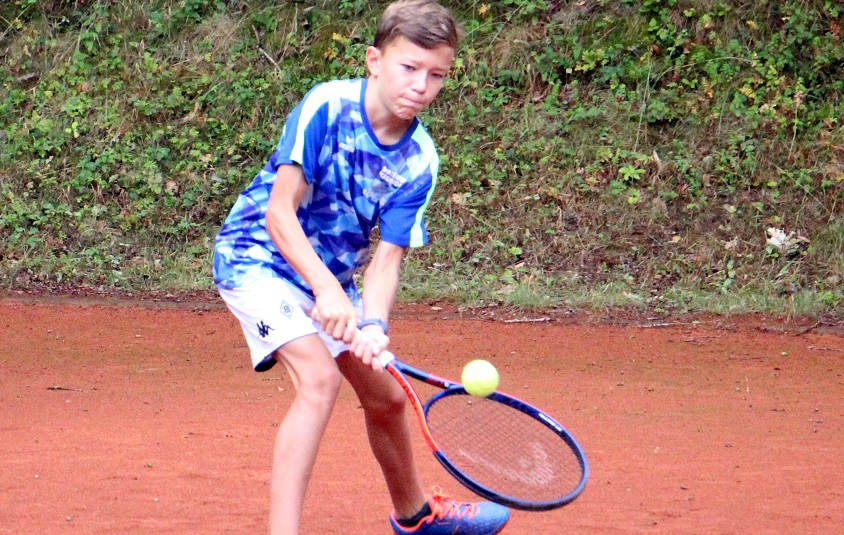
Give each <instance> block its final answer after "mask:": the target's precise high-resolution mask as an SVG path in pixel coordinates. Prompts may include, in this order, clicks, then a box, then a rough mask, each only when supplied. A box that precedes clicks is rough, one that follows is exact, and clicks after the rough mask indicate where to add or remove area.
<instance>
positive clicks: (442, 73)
mask: <svg viewBox="0 0 844 535" xmlns="http://www.w3.org/2000/svg"><path fill="white" fill-rule="evenodd" d="M453 63H454V49H453V48H451V47H450V46H448V45H441V46H439V47H437V48H434V49H431V50H429V49H427V48H423V47H420V46H418V45H415V44H413V42H411V41H410V40H408V39H407V38H405V37H398V38H396V40H394V41H393V42H391V43H390V44H388V45H387V46H385V47H384V49H383V50H379V49H377V48H375V47H370V48H369V49H368V50H367V51H366V64H367V67H368V68H369V75H370V83H374V84H375V86H376V95H377V98H378V105H379V106H383V107H384V111H387V112H389V113H390V114H392V115H393V116H395V117H397V118H399V119H401V120H403V121H411V120H413V118H414V117H416V115H418V114H419V112H421V111H422V110H424V109H425V108H427V107H428V106H429V105H430V104H431V102H433V101H434V99H435V98H436V96H437V94H438V93H439V92H440V89H442V86H443V82H444V81H445V77H446V76H447V75H448V72H449V71H450V70H451V66H452V64H453Z"/></svg>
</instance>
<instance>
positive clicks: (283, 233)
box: [267, 165, 397, 343]
mask: <svg viewBox="0 0 844 535" xmlns="http://www.w3.org/2000/svg"><path fill="white" fill-rule="evenodd" d="M307 190H308V183H307V181H306V180H305V174H304V172H303V171H302V168H301V167H299V166H298V165H282V166H280V167H279V168H278V172H277V173H276V179H275V184H274V185H273V189H272V192H271V193H270V200H269V203H268V205H267V232H268V233H269V235H270V237H271V238H272V240H273V243H274V244H275V246H276V247H277V248H278V250H279V252H280V253H281V255H282V256H283V257H284V259H285V260H287V262H288V263H289V264H290V266H291V267H292V268H293V269H294V270H295V271H296V273H298V274H299V276H300V277H302V278H303V279H304V280H305V282H307V283H308V285H309V286H310V287H311V289H312V290H313V292H314V296H315V297H316V312H317V317H319V322H320V323H321V324H322V327H323V329H325V332H326V333H328V334H329V335H331V336H332V337H333V338H334V339H336V340H343V341H344V342H346V343H349V342H351V341H352V338H353V336H354V334H355V330H356V329H357V321H358V319H357V314H356V313H355V308H354V306H353V305H352V302H351V301H350V300H349V297H348V296H347V295H346V292H345V291H343V287H342V286H341V285H340V282H339V281H338V280H337V278H336V277H335V276H334V274H333V273H331V271H330V270H329V269H328V268H327V267H326V266H325V264H324V263H323V261H322V259H321V258H320V257H319V255H317V254H316V251H314V248H313V247H312V246H311V244H310V242H309V241H308V237H307V236H306V235H305V231H304V230H303V229H302V225H301V224H300V223H299V219H298V218H297V217H296V211H297V210H298V209H299V205H300V204H301V203H302V198H303V197H304V195H305V193H306V192H307ZM396 284H397V283H396Z"/></svg>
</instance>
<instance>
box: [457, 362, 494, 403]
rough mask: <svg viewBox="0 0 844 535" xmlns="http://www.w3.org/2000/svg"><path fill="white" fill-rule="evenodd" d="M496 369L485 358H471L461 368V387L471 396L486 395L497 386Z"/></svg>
mask: <svg viewBox="0 0 844 535" xmlns="http://www.w3.org/2000/svg"><path fill="white" fill-rule="evenodd" d="M498 379H499V377H498V370H496V369H495V366H493V365H492V364H490V363H489V362H488V361H486V360H480V359H478V360H473V361H472V362H470V363H469V364H467V365H466V367H465V368H463V375H461V380H462V381H463V387H464V388H465V389H466V392H468V393H470V394H472V395H473V396H481V397H486V396H488V395H490V394H492V393H493V392H495V389H496V388H498Z"/></svg>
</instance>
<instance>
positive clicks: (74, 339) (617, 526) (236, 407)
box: [0, 296, 844, 535]
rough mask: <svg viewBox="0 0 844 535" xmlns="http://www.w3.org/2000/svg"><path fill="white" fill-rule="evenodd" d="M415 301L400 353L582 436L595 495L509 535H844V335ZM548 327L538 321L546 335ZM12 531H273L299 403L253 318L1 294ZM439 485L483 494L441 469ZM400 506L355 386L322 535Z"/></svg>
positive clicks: (397, 344)
mask: <svg viewBox="0 0 844 535" xmlns="http://www.w3.org/2000/svg"><path fill="white" fill-rule="evenodd" d="M438 308H439V307H433V308H432V307H430V306H417V307H403V308H402V309H401V310H399V311H398V313H397V314H396V318H395V319H394V321H393V333H394V334H393V349H394V351H395V352H396V353H397V354H398V355H400V356H401V357H402V358H403V359H404V360H406V361H408V362H409V363H411V364H414V365H417V366H418V367H422V368H425V369H428V370H430V371H432V372H436V373H438V374H440V375H443V376H447V377H459V374H460V370H461V368H462V366H463V364H465V363H466V362H467V361H468V360H470V359H471V358H477V357H483V358H487V359H489V360H491V361H492V362H493V363H494V364H496V366H497V367H498V368H499V370H500V371H501V375H502V383H501V390H503V391H505V392H508V393H510V394H513V395H515V396H517V397H520V398H523V399H525V400H526V401H529V402H531V403H534V404H536V405H538V406H540V407H543V408H545V409H546V410H547V412H549V413H550V414H552V415H554V416H555V417H556V418H557V419H558V420H559V421H560V422H561V423H563V425H565V426H566V427H567V428H568V429H569V430H570V431H571V432H572V433H573V434H574V435H575V436H576V437H577V439H578V440H579V441H580V443H581V445H582V446H583V448H584V450H585V451H586V454H587V456H588V459H589V463H590V468H591V477H590V480H589V483H588V485H587V487H586V490H585V491H584V493H583V494H582V495H581V497H580V498H578V499H577V500H576V501H575V502H573V503H572V504H570V505H569V506H568V507H565V508H563V509H560V510H557V511H554V512H549V513H524V512H514V513H513V516H512V519H511V521H510V524H509V525H508V527H507V528H506V529H505V531H504V533H505V534H508V535H534V534H564V533H581V534H618V533H671V534H679V533H684V534H685V533H706V534H728V533H735V534H747V533H754V534H762V533H772V534H774V533H775V534H781V533H789V534H796V533H811V534H826V533H829V534H833V533H841V532H842V531H841V530H842V526H844V424H842V417H844V401H842V400H844V335H842V333H841V331H840V328H839V330H836V329H821V328H807V327H805V326H804V327H799V328H798V327H794V326H787V325H783V324H782V323H781V322H777V321H775V320H772V319H765V318H720V319H718V318H715V319H713V318H708V319H698V320H695V319H683V320H672V321H667V322H664V323H662V324H654V323H652V322H651V323H649V322H647V321H645V320H644V319H643V320H642V321H636V320H629V321H626V322H622V323H619V322H615V323H614V324H607V323H605V322H603V323H602V322H595V321H588V320H584V321H577V320H571V319H569V320H560V319H549V320H548V321H536V320H543V319H544V318H536V317H534V318H524V319H522V318H518V317H511V318H509V319H506V320H505V319H497V320H492V319H488V318H485V319H481V318H478V317H460V314H458V313H456V312H455V311H449V310H442V309H438ZM528 320H532V321H528ZM0 363H2V381H0V405H1V406H2V408H3V409H2V417H0V511H2V513H0V518H2V519H3V521H2V522H0V533H9V534H16V535H28V534H51V535H52V534H62V533H74V534H77V533H78V534H89V533H91V534H125V533H150V534H156V535H162V534H171V533H172V534H182V533H185V534H187V533H190V534H217V533H232V534H262V533H265V532H266V527H265V523H266V517H267V511H268V493H269V486H268V479H269V471H270V452H271V448H272V443H273V438H274V435H275V431H276V427H277V425H278V422H279V421H280V420H281V418H282V416H283V414H284V410H285V408H286V406H287V405H288V404H289V402H290V400H291V398H292V396H293V392H292V389H291V383H290V382H289V380H288V378H287V377H286V375H285V374H284V371H283V369H281V367H276V368H274V369H273V370H271V371H270V372H267V373H265V374H258V373H255V372H253V371H251V369H250V366H249V363H248V357H247V353H246V347H245V343H244V342H243V341H242V340H241V334H240V332H239V328H238V326H237V325H236V324H235V322H234V319H233V317H231V316H230V315H229V313H228V312H227V311H226V310H225V309H223V308H221V307H220V306H219V305H218V304H215V303H213V302H211V303H207V302H206V303H202V304H198V305H191V304H184V303H182V304H179V305H167V304H164V303H141V302H138V303H133V302H108V303H100V302H91V301H80V300H61V301H55V300H54V301H46V300H43V299H37V300H33V299H24V298H15V297H14V296H13V297H10V298H5V299H2V300H0ZM418 456H419V458H420V461H421V464H422V468H423V471H424V476H425V480H426V482H428V483H429V484H430V485H439V486H441V487H443V488H444V489H445V490H447V491H448V492H450V493H452V494H454V495H456V496H458V497H460V498H463V499H471V496H470V495H467V494H466V492H465V491H462V490H461V489H460V487H459V485H458V484H457V483H456V482H454V481H452V480H451V479H450V478H449V476H447V475H446V474H445V473H444V472H443V470H442V469H440V468H439V465H437V464H436V462H435V461H434V460H433V459H432V458H431V457H430V455H429V454H428V452H427V450H426V449H425V447H424V444H423V442H422V441H421V439H420V440H419V452H418ZM389 508H390V507H389V501H388V499H387V495H386V489H385V487H384V485H383V483H382V482H381V479H380V476H379V474H378V469H377V467H376V465H375V463H374V461H373V459H372V457H371V455H370V453H369V450H368V446H367V442H366V439H365V433H364V427H363V422H362V418H361V416H360V410H359V409H358V404H357V400H356V399H355V398H354V395H353V393H352V392H351V389H350V388H348V387H344V390H343V392H342V393H341V398H340V401H339V404H338V406H337V408H336V410H335V412H334V415H333V419H332V421H331V423H330V426H329V429H328V433H327V436H326V439H325V441H324V443H323V447H322V449H321V450H320V457H319V460H318V464H317V467H316V473H315V476H314V479H313V481H312V484H311V487H310V492H309V497H308V501H307V506H306V511H305V520H304V525H305V530H304V533H313V534H323V535H326V534H341V535H349V534H353V535H358V534H361V535H369V534H373V535H374V534H387V533H389V532H390V531H389V525H388V523H387V514H388V513H389Z"/></svg>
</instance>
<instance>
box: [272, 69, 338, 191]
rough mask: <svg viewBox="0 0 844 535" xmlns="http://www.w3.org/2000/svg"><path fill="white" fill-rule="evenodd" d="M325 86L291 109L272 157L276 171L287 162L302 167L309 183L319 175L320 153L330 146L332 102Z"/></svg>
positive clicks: (313, 91) (312, 92)
mask: <svg viewBox="0 0 844 535" xmlns="http://www.w3.org/2000/svg"><path fill="white" fill-rule="evenodd" d="M323 87H324V86H317V87H315V88H314V89H312V90H311V91H309V92H308V94H307V95H305V98H303V99H302V101H301V102H300V103H299V105H298V106H296V108H294V109H293V111H291V112H290V115H288V117H287V122H285V124H284V129H283V130H282V133H281V139H280V140H279V142H278V145H277V146H276V150H275V152H274V153H273V155H272V157H271V158H270V166H271V167H272V168H273V170H277V169H278V168H279V166H281V165H286V164H298V165H300V166H302V171H303V172H304V174H305V179H306V180H307V181H308V183H312V182H313V181H314V178H315V177H316V176H317V173H318V169H319V162H320V154H321V152H322V151H323V150H325V147H326V136H327V132H328V112H329V102H328V101H327V100H326V96H327V95H326V92H325V91H324V90H323Z"/></svg>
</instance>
